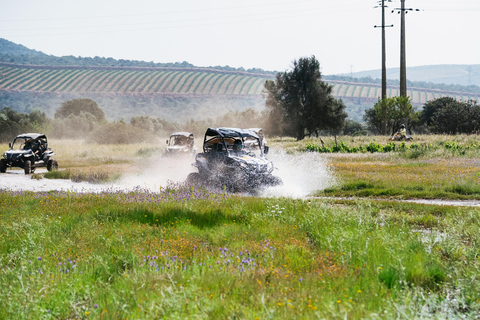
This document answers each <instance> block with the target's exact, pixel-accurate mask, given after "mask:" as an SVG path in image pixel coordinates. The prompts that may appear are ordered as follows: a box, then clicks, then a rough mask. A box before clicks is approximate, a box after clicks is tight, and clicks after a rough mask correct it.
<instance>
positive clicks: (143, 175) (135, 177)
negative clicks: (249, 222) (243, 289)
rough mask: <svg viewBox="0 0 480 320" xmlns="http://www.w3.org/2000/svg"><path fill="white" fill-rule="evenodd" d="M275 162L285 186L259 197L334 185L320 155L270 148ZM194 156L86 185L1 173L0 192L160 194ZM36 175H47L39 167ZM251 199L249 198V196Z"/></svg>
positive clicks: (147, 163)
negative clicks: (136, 192) (142, 191)
mask: <svg viewBox="0 0 480 320" xmlns="http://www.w3.org/2000/svg"><path fill="white" fill-rule="evenodd" d="M267 157H268V158H269V159H270V160H272V161H273V164H274V166H275V168H276V169H275V170H274V171H273V174H274V175H275V176H278V177H280V178H281V179H282V181H283V185H281V186H277V187H268V188H265V189H262V190H261V191H260V192H258V193H256V194H255V196H260V197H293V198H301V197H306V196H309V195H310V194H311V193H313V192H315V191H317V190H320V189H324V188H327V187H330V186H332V185H334V184H335V178H334V175H333V173H332V172H331V171H330V170H329V169H328V166H327V165H326V160H325V158H324V157H322V155H321V154H318V153H300V152H297V153H287V152H285V151H284V150H280V149H279V150H275V149H273V148H272V149H271V151H270V153H269V154H268V156H267ZM194 161H195V157H194V155H192V154H189V155H177V156H170V157H169V156H165V155H163V154H162V155H158V154H157V155H155V156H152V157H149V158H146V159H145V160H144V161H142V164H140V165H139V166H133V165H132V167H131V169H130V170H129V172H124V173H122V177H121V178H120V179H119V180H117V181H115V182H112V183H104V184H91V183H87V182H72V181H70V180H65V179H46V178H43V179H40V180H36V179H31V175H25V174H24V173H23V170H21V169H19V170H8V171H7V173H4V174H0V189H9V190H13V191H15V190H25V191H39V192H41V191H52V190H58V191H73V192H101V191H106V190H110V191H129V190H133V189H137V188H140V189H144V190H148V191H150V192H159V191H160V189H161V188H165V187H166V186H168V185H170V184H172V183H173V184H181V183H184V182H185V180H186V179H187V176H188V174H189V173H191V172H196V171H197V169H196V168H195V167H194V166H193V165H192V164H193V163H194ZM36 172H37V173H42V172H46V169H44V168H39V169H37V171H36ZM247 196H248V195H247Z"/></svg>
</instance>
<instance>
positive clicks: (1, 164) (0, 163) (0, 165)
mask: <svg viewBox="0 0 480 320" xmlns="http://www.w3.org/2000/svg"><path fill="white" fill-rule="evenodd" d="M0 172H1V173H5V172H7V161H5V159H1V160H0Z"/></svg>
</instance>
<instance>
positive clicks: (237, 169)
mask: <svg viewBox="0 0 480 320" xmlns="http://www.w3.org/2000/svg"><path fill="white" fill-rule="evenodd" d="M266 153H268V147H266V146H263V144H262V140H261V139H260V137H259V136H258V135H257V134H256V133H255V132H254V131H253V130H250V129H238V128H216V129H214V128H209V129H207V131H206V133H205V138H204V141H203V153H198V154H197V155H196V157H195V163H194V164H193V165H194V166H195V167H196V168H197V169H198V172H193V173H190V174H189V175H188V177H187V184H188V185H194V186H204V187H212V188H225V189H226V190H227V191H228V192H252V191H255V190H258V189H260V188H264V187H268V186H276V185H280V184H282V180H281V179H280V178H279V177H276V176H274V175H273V174H272V172H273V170H274V166H273V163H272V162H271V161H270V160H268V159H267V158H266V157H265V154H266Z"/></svg>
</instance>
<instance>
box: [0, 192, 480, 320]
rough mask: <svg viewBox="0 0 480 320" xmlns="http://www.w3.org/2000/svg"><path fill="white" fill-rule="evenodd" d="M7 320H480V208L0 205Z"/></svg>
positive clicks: (216, 202) (138, 195) (132, 200)
mask: <svg viewBox="0 0 480 320" xmlns="http://www.w3.org/2000/svg"><path fill="white" fill-rule="evenodd" d="M0 208H1V209H2V210H1V213H0V219H2V224H0V234H2V237H1V238H0V285H2V290H0V318H8V319H20V318H33V319H35V318H59V319H65V318H88V317H94V318H108V319H110V318H124V319H137V318H142V319H159V318H169V319H171V318H189V319H191V318H193V319H211V318H218V319H220V318H221V319H228V318H232V319H233V318H247V319H255V318H259V319H267V318H272V319H279V318H280V319H293V318H296V319H306V318H342V319H343V318H349V319H364V318H378V317H382V318H392V319H397V318H402V319H405V318H408V319H411V318H435V317H437V316H439V315H441V317H445V318H446V317H458V316H459V315H465V316H466V317H471V318H474V317H475V316H477V315H478V310H479V307H480V304H479V299H480V293H479V292H480V291H479V290H478V287H479V285H480V282H479V280H478V279H480V274H479V271H478V268H477V265H478V257H477V256H478V254H477V252H478V249H479V248H478V243H477V241H476V240H475V239H476V238H477V236H478V230H479V227H480V225H479V224H480V219H479V217H480V215H479V213H480V212H479V210H478V209H473V208H451V207H439V206H427V205H418V204H395V203H390V202H378V201H359V200H357V201H326V200H293V199H284V198H278V199H259V198H242V197H237V196H232V195H226V194H222V193H211V192H207V191H205V190H199V189H194V188H184V187H181V186H170V187H168V188H165V189H162V191H161V192H160V193H155V194H154V193H149V192H146V191H142V190H136V191H133V192H129V193H119V192H108V191H106V192H103V193H98V194H76V193H71V192H53V193H44V194H42V193H30V192H26V193H21V192H19V193H13V192H5V191H2V192H0Z"/></svg>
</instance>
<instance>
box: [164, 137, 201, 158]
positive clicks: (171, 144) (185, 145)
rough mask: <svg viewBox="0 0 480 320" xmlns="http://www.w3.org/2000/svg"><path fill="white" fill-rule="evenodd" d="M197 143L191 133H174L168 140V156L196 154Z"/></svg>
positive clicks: (166, 152) (166, 151)
mask: <svg viewBox="0 0 480 320" xmlns="http://www.w3.org/2000/svg"><path fill="white" fill-rule="evenodd" d="M194 142H195V139H194V136H193V133H191V132H174V133H172V134H171V135H170V138H169V139H168V140H167V149H166V150H165V154H166V155H181V154H195V151H196V149H195V147H194V146H193V144H194Z"/></svg>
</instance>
